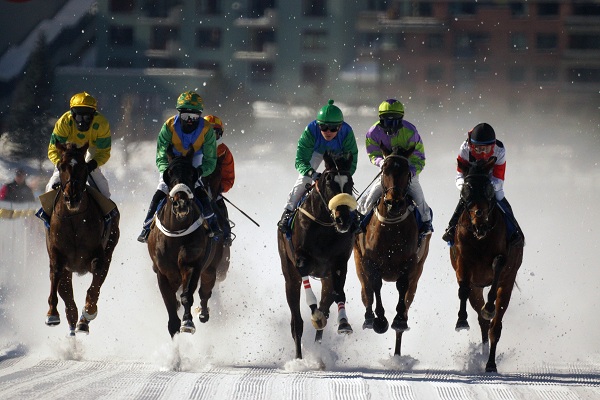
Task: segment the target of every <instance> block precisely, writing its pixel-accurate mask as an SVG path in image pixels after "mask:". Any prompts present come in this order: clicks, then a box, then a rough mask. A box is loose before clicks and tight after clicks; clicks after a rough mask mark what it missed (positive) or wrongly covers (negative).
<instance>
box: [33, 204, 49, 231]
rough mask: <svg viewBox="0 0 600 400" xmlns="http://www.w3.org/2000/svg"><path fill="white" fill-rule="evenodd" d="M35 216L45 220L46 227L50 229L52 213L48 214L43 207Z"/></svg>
mask: <svg viewBox="0 0 600 400" xmlns="http://www.w3.org/2000/svg"><path fill="white" fill-rule="evenodd" d="M35 216H36V217H38V218H39V219H41V220H42V221H44V226H45V227H46V229H50V215H48V214H46V211H44V209H43V208H42V207H40V209H39V210H38V211H37V212H36V213H35Z"/></svg>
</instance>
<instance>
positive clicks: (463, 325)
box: [454, 319, 471, 332]
mask: <svg viewBox="0 0 600 400" xmlns="http://www.w3.org/2000/svg"><path fill="white" fill-rule="evenodd" d="M465 329H466V330H469V329H471V327H470V326H469V323H468V322H467V320H466V319H459V320H458V321H456V327H455V328H454V330H455V331H456V332H458V331H462V330H465Z"/></svg>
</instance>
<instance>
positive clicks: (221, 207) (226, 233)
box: [215, 198, 235, 247]
mask: <svg viewBox="0 0 600 400" xmlns="http://www.w3.org/2000/svg"><path fill="white" fill-rule="evenodd" d="M215 205H216V206H217V208H216V211H217V213H218V214H219V216H221V217H222V218H221V219H222V221H225V222H224V223H223V224H222V225H223V226H222V229H223V245H225V246H227V247H230V246H231V245H232V243H233V238H232V237H231V235H232V234H231V225H230V224H229V213H228V212H227V207H226V206H225V201H223V199H222V198H220V199H218V200H217V201H215ZM234 236H235V235H234Z"/></svg>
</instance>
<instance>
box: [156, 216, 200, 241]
mask: <svg viewBox="0 0 600 400" xmlns="http://www.w3.org/2000/svg"><path fill="white" fill-rule="evenodd" d="M154 222H155V224H156V227H157V228H158V229H159V230H160V231H161V232H162V233H164V234H165V236H168V237H181V236H186V235H189V234H190V233H192V232H194V231H195V230H197V229H198V228H200V227H201V226H202V224H203V223H204V218H202V216H199V217H198V219H197V220H195V221H194V222H193V223H192V224H191V225H190V226H188V227H187V228H186V229H181V230H178V231H170V230H168V229H167V228H165V226H164V225H163V224H162V223H161V222H160V218H156V219H155V221H154Z"/></svg>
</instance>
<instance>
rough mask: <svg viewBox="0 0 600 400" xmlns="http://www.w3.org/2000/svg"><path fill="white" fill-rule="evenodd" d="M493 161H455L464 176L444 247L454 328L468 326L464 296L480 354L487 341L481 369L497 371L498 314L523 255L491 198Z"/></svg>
mask: <svg viewBox="0 0 600 400" xmlns="http://www.w3.org/2000/svg"><path fill="white" fill-rule="evenodd" d="M495 161H496V160H495V157H492V158H491V159H490V160H488V161H487V162H480V163H477V164H476V165H474V166H471V165H470V164H468V163H464V164H463V163H461V164H459V165H458V168H459V169H460V170H461V171H462V172H463V174H464V176H465V183H464V185H463V187H462V190H461V193H460V196H461V200H462V201H463V202H464V204H465V210H464V211H463V213H462V214H461V216H460V218H459V220H458V225H457V229H456V237H455V242H454V245H453V246H452V247H450V260H451V262H452V267H453V268H454V270H455V271H456V279H457V281H458V286H459V288H458V297H459V299H460V309H459V311H458V321H457V322H456V330H457V331H458V330H461V329H469V323H468V322H467V300H469V302H470V303H471V306H472V307H473V309H474V310H475V311H476V312H477V317H478V321H479V327H480V328H481V338H482V342H483V351H484V353H485V351H486V349H487V347H488V345H489V358H488V361H487V364H486V367H485V371H486V372H497V369H496V346H497V344H498V341H499V340H500V334H501V332H502V318H503V317H504V313H505V312H506V309H507V308H508V303H509V302H510V296H511V293H512V290H513V286H514V285H515V279H516V277H517V271H518V270H519V267H520V266H521V262H522V260H523V247H522V246H509V244H508V240H507V237H506V229H507V228H506V223H505V220H504V216H503V213H502V211H501V210H500V208H499V207H498V206H497V203H496V199H495V195H494V188H493V186H492V183H491V181H490V178H489V171H490V170H491V169H492V168H493V166H494V163H495ZM487 286H490V290H489V293H488V295H487V299H486V300H484V296H483V288H484V287H487Z"/></svg>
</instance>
